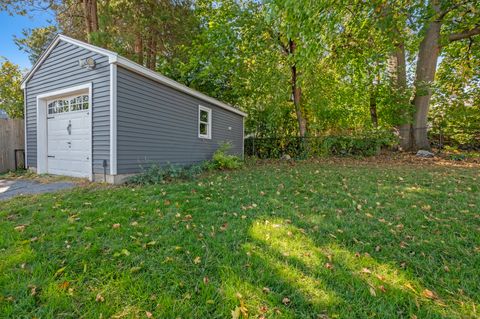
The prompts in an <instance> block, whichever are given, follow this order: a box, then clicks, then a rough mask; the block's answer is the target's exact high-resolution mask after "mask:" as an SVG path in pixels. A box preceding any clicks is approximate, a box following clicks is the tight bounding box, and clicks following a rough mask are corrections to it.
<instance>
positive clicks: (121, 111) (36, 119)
mask: <svg viewBox="0 0 480 319" xmlns="http://www.w3.org/2000/svg"><path fill="white" fill-rule="evenodd" d="M22 89H23V90H24V94H25V131H26V132H25V139H26V142H25V145H26V165H27V167H29V168H30V169H32V170H34V171H36V172H37V173H50V174H58V175H67V176H75V177H86V178H89V179H90V180H103V179H104V173H106V180H107V182H110V183H117V182H120V181H121V180H122V179H123V178H124V177H126V176H129V175H132V174H135V173H138V172H140V171H141V167H142V166H143V167H145V166H146V165H149V164H151V163H157V164H159V165H164V164H167V163H172V164H178V165H188V164H192V163H196V162H200V161H203V160H207V159H210V158H211V156H212V154H213V152H214V151H215V150H216V149H217V148H218V146H219V145H220V144H221V143H223V142H230V143H231V144H232V145H233V147H232V153H233V154H236V155H239V156H242V155H243V119H244V117H245V116H246V114H245V113H243V112H242V111H240V110H238V109H236V108H234V107H232V106H230V105H227V104H225V103H223V102H220V101H218V100H216V99H214V98H211V97H208V96H206V95H204V94H202V93H200V92H197V91H195V90H192V89H190V88H188V87H186V86H184V85H182V84H180V83H178V82H175V81H173V80H172V79H169V78H167V77H165V76H162V75H160V74H158V73H156V72H154V71H151V70H149V69H147V68H145V67H143V66H141V65H139V64H137V63H134V62H132V61H130V60H128V59H126V58H123V57H121V56H119V55H118V54H116V53H115V52H112V51H109V50H105V49H102V48H99V47H96V46H93V45H90V44H87V43H84V42H81V41H78V40H75V39H72V38H69V37H66V36H63V35H58V36H57V37H56V38H55V40H54V41H53V42H52V43H51V44H50V46H49V47H48V49H47V50H46V51H45V52H44V54H43V55H42V56H41V57H40V59H39V60H38V62H37V63H36V64H35V65H34V66H33V68H32V70H31V71H30V72H29V73H28V74H27V75H26V76H25V78H24V80H23V82H22Z"/></svg>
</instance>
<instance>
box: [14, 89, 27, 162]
mask: <svg viewBox="0 0 480 319" xmlns="http://www.w3.org/2000/svg"><path fill="white" fill-rule="evenodd" d="M23 134H24V136H23V138H24V143H25V144H24V145H25V146H24V149H25V150H24V153H25V154H24V156H25V158H24V163H23V166H25V169H27V168H28V165H27V159H28V157H27V145H28V135H27V90H23ZM15 156H17V155H16V154H15Z"/></svg>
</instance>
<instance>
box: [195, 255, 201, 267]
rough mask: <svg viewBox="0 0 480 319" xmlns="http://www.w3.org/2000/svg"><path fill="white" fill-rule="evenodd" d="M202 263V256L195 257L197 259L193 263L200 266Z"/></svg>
mask: <svg viewBox="0 0 480 319" xmlns="http://www.w3.org/2000/svg"><path fill="white" fill-rule="evenodd" d="M201 262H202V258H201V257H200V256H197V257H195V259H194V260H193V263H194V264H195V265H198V264H199V263H201Z"/></svg>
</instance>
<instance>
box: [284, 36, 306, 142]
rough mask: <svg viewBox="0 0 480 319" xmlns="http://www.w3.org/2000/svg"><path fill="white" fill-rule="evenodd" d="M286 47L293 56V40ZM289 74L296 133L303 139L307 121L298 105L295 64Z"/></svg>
mask: <svg viewBox="0 0 480 319" xmlns="http://www.w3.org/2000/svg"><path fill="white" fill-rule="evenodd" d="M288 45H289V53H290V54H292V55H294V54H295V49H296V44H295V42H294V41H293V40H289V43H288ZM291 72H292V95H293V105H294V106H295V113H296V114H297V121H298V131H299V134H300V137H305V135H306V134H307V121H306V119H305V117H304V115H303V112H302V109H301V105H300V102H301V95H302V90H301V88H300V87H299V86H298V74H297V66H296V64H295V63H294V64H293V65H292V66H291Z"/></svg>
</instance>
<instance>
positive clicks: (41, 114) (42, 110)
mask: <svg viewBox="0 0 480 319" xmlns="http://www.w3.org/2000/svg"><path fill="white" fill-rule="evenodd" d="M82 92H88V104H89V107H90V110H89V116H90V141H89V142H90V143H89V149H90V173H89V179H90V180H91V181H92V180H93V149H92V140H93V121H92V118H93V117H92V115H93V103H92V83H91V82H90V83H85V84H82V85H77V86H73V87H69V88H65V89H61V90H56V91H51V92H48V93H43V94H39V95H37V173H38V174H45V173H47V172H48V160H47V149H48V143H47V140H48V136H47V100H49V99H53V98H56V97H61V96H64V95H68V94H75V93H82Z"/></svg>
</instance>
